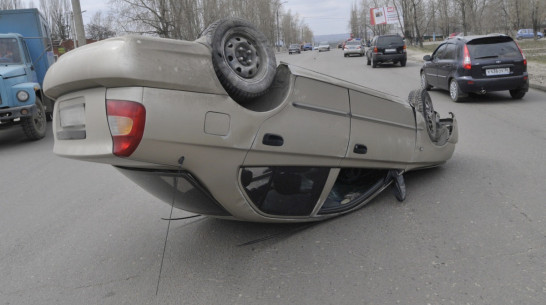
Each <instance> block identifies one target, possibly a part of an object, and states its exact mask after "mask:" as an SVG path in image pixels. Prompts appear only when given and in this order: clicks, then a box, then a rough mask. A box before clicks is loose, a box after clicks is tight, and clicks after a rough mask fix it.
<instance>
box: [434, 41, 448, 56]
mask: <svg viewBox="0 0 546 305" xmlns="http://www.w3.org/2000/svg"><path fill="white" fill-rule="evenodd" d="M445 50H446V44H443V45H440V46H439V47H438V48H437V49H436V51H434V53H433V54H432V58H433V59H435V58H437V59H442V58H444V52H445Z"/></svg>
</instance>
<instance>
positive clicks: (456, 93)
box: [421, 34, 529, 102]
mask: <svg viewBox="0 0 546 305" xmlns="http://www.w3.org/2000/svg"><path fill="white" fill-rule="evenodd" d="M423 59H424V60H425V63H424V65H423V67H422V68H421V86H422V87H423V88H425V89H426V90H429V89H430V88H432V87H437V88H439V89H444V90H448V91H449V95H450V97H451V99H452V100H453V101H454V102H457V101H460V99H461V98H464V97H465V96H467V95H468V93H478V94H485V93H486V92H488V91H503V90H508V91H509V92H510V95H511V96H512V98H514V99H520V98H522V97H523V96H524V95H525V93H526V92H527V91H528V90H529V77H528V74H527V60H526V59H525V55H523V53H522V51H521V49H520V48H519V46H518V45H517V43H516V42H515V41H514V40H513V39H512V38H511V37H509V36H506V35H497V34H495V35H485V36H465V37H456V38H454V39H449V40H448V41H446V42H444V43H442V44H441V45H439V46H438V48H436V50H435V51H434V53H432V55H426V56H425V57H423Z"/></svg>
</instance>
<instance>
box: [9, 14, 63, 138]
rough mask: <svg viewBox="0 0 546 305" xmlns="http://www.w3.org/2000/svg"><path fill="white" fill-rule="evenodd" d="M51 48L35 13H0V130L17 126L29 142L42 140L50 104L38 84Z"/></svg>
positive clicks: (50, 60)
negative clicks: (19, 126) (21, 129)
mask: <svg viewBox="0 0 546 305" xmlns="http://www.w3.org/2000/svg"><path fill="white" fill-rule="evenodd" d="M51 46H52V44H51V38H50V32H49V28H48V26H47V23H46V22H45V19H44V18H43V16H42V15H41V14H40V13H39V11H38V10H37V9H23V10H4V11H0V129H4V128H7V127H10V126H14V125H21V126H22V128H23V131H24V133H25V135H26V136H27V138H29V139H31V140H38V139H41V138H43V137H44V136H45V132H46V127H47V120H48V117H49V118H50V117H51V116H50V115H49V114H50V113H52V111H53V101H51V100H49V99H48V98H47V97H46V96H45V95H44V94H43V91H42V84H43V79H44V77H45V73H46V71H47V69H48V68H49V67H50V66H51V65H52V64H53V62H54V60H53V52H52V48H51Z"/></svg>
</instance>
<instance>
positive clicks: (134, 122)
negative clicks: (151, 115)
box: [106, 100, 146, 157]
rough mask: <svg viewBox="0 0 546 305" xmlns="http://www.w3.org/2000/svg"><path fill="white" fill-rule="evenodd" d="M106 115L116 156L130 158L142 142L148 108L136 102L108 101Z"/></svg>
mask: <svg viewBox="0 0 546 305" xmlns="http://www.w3.org/2000/svg"><path fill="white" fill-rule="evenodd" d="M106 114H107V115H108V125H109V126H110V133H111V134H112V139H113V141H114V155H116V156H118V157H129V156H130V155H131V154H132V153H133V152H134V151H135V149H136V148H137V147H138V144H140V140H142V135H143V134H144V123H145V121H146V108H144V106H143V105H142V104H139V103H136V102H130V101H117V100H107V101H106Z"/></svg>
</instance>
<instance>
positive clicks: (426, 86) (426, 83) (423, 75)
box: [421, 71, 432, 91]
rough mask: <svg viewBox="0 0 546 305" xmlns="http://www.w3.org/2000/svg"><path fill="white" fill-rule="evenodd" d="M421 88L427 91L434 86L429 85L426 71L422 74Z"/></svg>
mask: <svg viewBox="0 0 546 305" xmlns="http://www.w3.org/2000/svg"><path fill="white" fill-rule="evenodd" d="M421 88H423V89H425V90H427V91H428V90H430V89H431V88H432V86H431V85H429V84H428V82H427V76H426V75H425V71H423V72H421Z"/></svg>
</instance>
